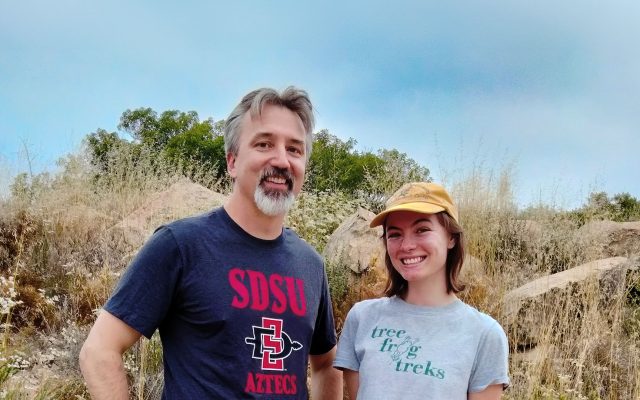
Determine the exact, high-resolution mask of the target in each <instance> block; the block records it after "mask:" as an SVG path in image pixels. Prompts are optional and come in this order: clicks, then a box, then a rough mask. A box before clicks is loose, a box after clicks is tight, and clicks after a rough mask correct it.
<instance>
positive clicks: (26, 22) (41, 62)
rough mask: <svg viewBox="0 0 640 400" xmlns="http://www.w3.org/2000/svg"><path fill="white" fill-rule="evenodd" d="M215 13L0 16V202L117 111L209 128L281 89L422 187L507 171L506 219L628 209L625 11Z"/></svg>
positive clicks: (29, 11)
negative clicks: (11, 187) (171, 113)
mask: <svg viewBox="0 0 640 400" xmlns="http://www.w3.org/2000/svg"><path fill="white" fill-rule="evenodd" d="M227 3H230V4H220V3H219V2H210V1H207V2H205V1H190V0H186V1H182V2H175V1H171V2H169V1H163V0H156V1H146V0H144V1H121V0H111V1H102V2H96V1H86V0H58V1H56V2H52V1H45V0H40V1H32V0H21V1H9V0H0V186H3V187H4V188H5V190H6V187H7V185H8V183H9V182H10V180H11V176H13V175H14V174H16V173H18V172H22V171H26V170H27V169H28V168H29V162H28V161H30V164H31V168H32V170H33V171H34V172H38V171H42V170H49V171H54V170H55V162H56V160H57V159H58V158H60V157H63V156H65V155H66V154H68V153H70V152H74V151H78V149H79V148H80V145H81V142H82V139H83V138H84V137H85V136H86V135H87V134H89V133H91V132H94V131H95V130H96V129H98V128H102V129H106V130H108V131H116V130H117V125H118V122H119V118H120V115H121V114H122V112H123V111H125V110H127V109H135V108H139V107H151V108H153V109H154V110H156V111H158V112H162V111H165V110H181V111H190V110H194V111H196V112H197V113H198V115H199V116H200V118H201V119H206V118H210V117H211V118H213V119H214V120H220V119H224V118H226V116H227V115H228V114H229V112H230V111H231V109H232V108H233V107H234V106H235V105H236V104H237V102H238V101H239V99H240V98H241V97H242V96H243V95H244V94H245V93H247V92H248V91H250V90H252V89H255V88H257V87H263V86H268V87H274V88H278V89H282V88H284V87H286V86H288V85H295V86H299V87H301V88H303V89H305V90H307V91H308V92H309V94H310V96H311V99H312V101H313V103H314V106H315V109H316V112H317V114H316V117H317V124H316V130H319V129H327V130H329V132H330V133H332V134H333V135H336V136H338V137H339V138H341V139H343V140H347V139H349V138H353V139H355V140H356V141H357V146H356V148H357V149H358V150H359V151H377V150H378V149H381V148H385V149H391V148H395V149H398V150H400V151H402V152H404V153H407V154H408V155H409V156H410V157H412V158H413V159H415V160H416V161H418V162H419V163H420V164H422V165H424V166H426V167H427V168H429V170H430V172H431V176H432V178H433V179H434V180H435V181H444V182H447V181H448V180H453V179H454V178H453V177H455V176H463V175H464V174H467V173H469V171H471V170H474V169H477V168H480V169H482V170H483V171H488V173H489V174H491V173H494V174H496V175H497V174H499V173H500V172H501V171H510V172H511V173H512V175H513V182H514V192H515V198H516V201H517V203H518V204H519V205H520V206H521V207H526V206H528V205H534V204H538V203H540V202H542V203H544V204H547V205H551V206H554V207H558V208H575V207H578V206H580V205H581V204H583V203H584V202H585V200H586V198H587V197H588V194H589V193H590V192H592V191H606V192H607V193H609V195H613V194H616V193H621V192H628V193H630V194H631V195H632V196H635V197H636V198H639V199H640V157H639V156H640V47H639V46H638V44H637V42H638V40H639V39H640V24H639V23H638V21H640V2H638V1H631V0H626V1H625V0H611V1H608V2H601V1H590V0H581V1H577V0H566V1H563V2H556V1H553V2H551V1H546V0H541V1H536V2H515V1H492V0H487V1H482V2H480V1H472V0H469V1H456V0H451V1H431V0H421V1H404V0H396V1H393V2H391V1H377V0H367V1H360V0H358V1H355V0H354V1H333V0H329V1H322V2H313V3H312V4H304V2H299V1H275V0H272V1H265V0H261V1H258V0H247V1H236V2H227ZM231 3H233V4H231ZM525 3H531V4H525Z"/></svg>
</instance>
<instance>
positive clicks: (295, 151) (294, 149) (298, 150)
mask: <svg viewBox="0 0 640 400" xmlns="http://www.w3.org/2000/svg"><path fill="white" fill-rule="evenodd" d="M289 152H291V153H293V154H302V149H301V148H299V147H289Z"/></svg>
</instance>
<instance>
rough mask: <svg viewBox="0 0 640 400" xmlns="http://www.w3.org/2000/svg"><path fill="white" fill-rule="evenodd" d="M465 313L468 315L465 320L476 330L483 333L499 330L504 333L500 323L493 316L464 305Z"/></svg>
mask: <svg viewBox="0 0 640 400" xmlns="http://www.w3.org/2000/svg"><path fill="white" fill-rule="evenodd" d="M463 304H464V307H463V312H464V313H465V314H466V315H465V317H466V318H465V319H466V320H467V321H469V322H470V323H471V324H473V325H474V327H475V329H479V330H481V331H491V330H499V331H503V329H502V326H500V323H499V322H498V321H497V320H496V319H495V318H493V317H492V316H491V315H489V314H487V313H485V312H482V311H480V310H478V309H477V308H475V307H473V306H471V305H469V304H466V303H463Z"/></svg>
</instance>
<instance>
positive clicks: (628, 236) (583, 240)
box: [576, 221, 640, 260]
mask: <svg viewBox="0 0 640 400" xmlns="http://www.w3.org/2000/svg"><path fill="white" fill-rule="evenodd" d="M576 236H577V237H576V240H577V241H578V242H579V243H580V244H581V245H582V246H583V247H584V249H585V251H586V254H585V255H586V257H587V259H589V260H593V259H600V258H606V257H615V256H623V257H629V256H630V255H634V254H640V221H634V222H613V221H591V222H589V223H587V224H585V225H584V226H582V227H581V228H580V229H578V230H577V232H576Z"/></svg>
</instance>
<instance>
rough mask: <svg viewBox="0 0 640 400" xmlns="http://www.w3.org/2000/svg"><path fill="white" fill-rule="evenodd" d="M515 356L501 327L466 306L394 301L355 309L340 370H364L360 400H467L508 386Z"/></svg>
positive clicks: (368, 303)
mask: <svg viewBox="0 0 640 400" xmlns="http://www.w3.org/2000/svg"><path fill="white" fill-rule="evenodd" d="M508 356H509V347H508V344H507V337H506V335H505V333H504V331H503V329H502V327H501V326H500V325H499V324H498V323H497V322H496V321H495V320H494V319H493V318H491V317H490V316H488V315H486V314H483V313H481V312H479V311H478V310H476V309H475V308H473V307H471V306H468V305H466V304H464V303H463V302H462V301H460V300H456V301H454V302H453V303H451V304H448V305H446V306H442V307H423V306H416V305H413V304H409V303H406V302H405V301H404V300H402V299H400V298H398V297H395V296H394V297H390V298H386V297H385V298H380V299H374V300H365V301H362V302H359V303H357V304H355V305H354V306H353V308H352V309H351V311H349V314H348V315H347V319H346V321H345V324H344V328H343V330H342V334H341V336H340V340H339V341H338V353H337V355H336V359H335V361H334V362H333V366H334V367H336V368H340V369H350V370H353V371H359V374H360V375H359V378H360V384H359V390H358V400H367V399H382V398H384V399H447V400H456V399H460V400H466V399H467V393H470V392H480V391H482V390H484V389H486V388H487V386H489V385H493V384H503V385H504V387H506V386H508V385H509V377H508V375H507V373H508Z"/></svg>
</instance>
